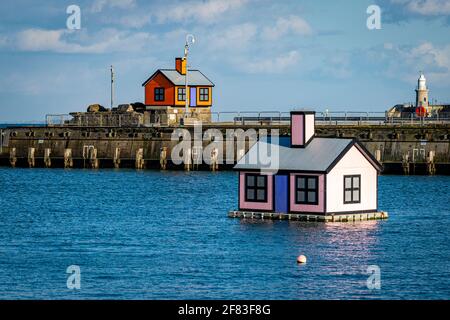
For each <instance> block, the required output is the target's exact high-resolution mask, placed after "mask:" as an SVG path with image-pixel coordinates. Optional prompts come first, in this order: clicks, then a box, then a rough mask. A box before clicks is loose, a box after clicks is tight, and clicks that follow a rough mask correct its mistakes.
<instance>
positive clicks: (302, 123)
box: [291, 111, 316, 148]
mask: <svg viewBox="0 0 450 320" xmlns="http://www.w3.org/2000/svg"><path fill="white" fill-rule="evenodd" d="M315 114H316V113H315V112H314V111H291V147H292V148H305V147H306V146H307V145H308V143H309V142H311V140H312V138H313V137H314V134H315V132H314V131H315V127H314V122H315Z"/></svg>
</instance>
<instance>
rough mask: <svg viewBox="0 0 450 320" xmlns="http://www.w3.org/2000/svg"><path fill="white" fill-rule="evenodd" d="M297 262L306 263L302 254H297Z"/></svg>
mask: <svg viewBox="0 0 450 320" xmlns="http://www.w3.org/2000/svg"><path fill="white" fill-rule="evenodd" d="M297 263H306V257H305V256H304V255H299V256H298V257H297Z"/></svg>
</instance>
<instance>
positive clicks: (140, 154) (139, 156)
mask: <svg viewBox="0 0 450 320" xmlns="http://www.w3.org/2000/svg"><path fill="white" fill-rule="evenodd" d="M144 165H145V161H144V149H143V148H139V149H138V150H137V151H136V169H139V170H140V169H144Z"/></svg>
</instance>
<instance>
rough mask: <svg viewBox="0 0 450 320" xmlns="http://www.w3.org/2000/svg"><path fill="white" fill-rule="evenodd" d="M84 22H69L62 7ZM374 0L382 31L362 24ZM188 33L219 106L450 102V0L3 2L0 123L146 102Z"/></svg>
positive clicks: (381, 106)
mask: <svg viewBox="0 0 450 320" xmlns="http://www.w3.org/2000/svg"><path fill="white" fill-rule="evenodd" d="M71 4H76V5H78V6H79V7H80V8H81V29H80V30H70V31H69V30H68V29H67V28H66V20H67V18H68V16H69V15H68V14H66V8H67V6H69V5H71ZM372 4H376V5H379V6H380V8H381V10H382V13H381V19H382V29H381V30H369V29H368V28H367V26H366V20H367V18H368V16H369V15H368V14H367V13H366V10H367V7H368V6H369V5H372ZM187 33H193V34H194V35H195V37H196V40H197V41H196V43H195V44H194V45H193V46H192V48H191V51H190V65H191V66H192V67H193V68H196V69H200V70H201V71H202V72H203V73H204V74H205V75H207V76H208V77H209V78H210V79H211V80H212V81H213V82H214V83H215V84H216V87H215V91H214V106H213V107H214V109H215V110H216V111H236V110H241V111H271V110H280V111H289V110H291V109H294V108H302V107H308V108H313V109H315V110H317V111H322V110H325V109H329V110H357V111H384V110H386V109H387V108H389V107H391V106H392V105H394V104H397V103H403V102H412V101H413V100H414V86H415V85H416V80H417V78H418V72H419V70H424V72H425V75H426V76H427V79H428V85H429V88H430V98H432V99H437V100H438V101H439V102H450V90H449V88H450V0H369V1H365V0H355V1H350V0H348V1H336V0H321V1H312V0H311V1H301V0H297V1H268V0H228V1H225V0H221V1H219V0H185V1H169V0H164V1H162V0H155V1H153V0H152V1H149V0H147V1H143V0H94V1H80V0H71V1H64V0H47V1H39V0H15V1H10V0H5V1H1V3H0V122H5V121H7V122H10V121H29V120H42V119H44V116H45V114H48V113H68V112H71V111H84V110H85V109H86V107H87V105H89V104H91V103H101V104H103V105H105V106H109V65H111V64H113V65H114V66H115V69H116V75H117V79H116V81H117V82H116V85H117V87H116V90H117V94H116V102H117V103H127V102H135V101H143V94H144V91H143V88H142V87H141V84H142V82H143V81H144V80H146V79H147V77H148V76H149V75H151V74H152V73H153V72H154V71H155V70H156V69H158V68H172V67H173V65H174V58H175V57H176V56H181V55H182V54H183V46H184V41H185V35H186V34H187Z"/></svg>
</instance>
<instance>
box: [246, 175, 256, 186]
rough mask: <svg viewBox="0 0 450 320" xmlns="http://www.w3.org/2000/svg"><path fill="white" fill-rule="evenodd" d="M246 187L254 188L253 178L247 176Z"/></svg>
mask: <svg viewBox="0 0 450 320" xmlns="http://www.w3.org/2000/svg"><path fill="white" fill-rule="evenodd" d="M247 186H249V187H254V186H255V176H247Z"/></svg>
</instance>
